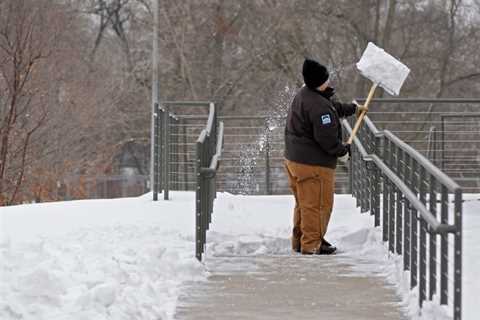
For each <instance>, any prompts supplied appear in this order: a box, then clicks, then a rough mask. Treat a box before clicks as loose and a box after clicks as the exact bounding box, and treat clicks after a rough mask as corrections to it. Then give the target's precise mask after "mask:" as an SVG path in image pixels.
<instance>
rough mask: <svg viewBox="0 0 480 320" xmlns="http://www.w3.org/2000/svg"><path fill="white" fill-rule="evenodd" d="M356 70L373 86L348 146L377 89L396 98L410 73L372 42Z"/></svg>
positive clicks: (405, 67) (404, 66)
mask: <svg viewBox="0 0 480 320" xmlns="http://www.w3.org/2000/svg"><path fill="white" fill-rule="evenodd" d="M357 69H358V70H359V71H360V73H361V74H362V75H363V76H364V77H366V78H368V79H370V80H371V81H372V82H373V84H372V87H371V88H370V92H369V93H368V96H367V100H366V101H365V104H364V105H363V106H364V107H365V110H364V111H362V113H360V116H359V117H358V119H357V122H356V123H355V126H354V127H353V130H352V135H351V136H350V138H349V139H348V142H347V143H348V144H351V143H352V141H353V138H355V136H356V135H357V131H358V129H360V125H361V124H362V121H363V118H364V117H365V115H366V113H367V112H368V106H369V105H370V102H371V100H372V98H373V95H374V94H375V90H376V89H377V87H378V86H380V87H382V88H383V89H384V90H385V91H387V92H388V93H390V94H391V95H396V96H398V95H399V93H400V88H401V87H402V85H403V82H404V81H405V79H406V78H407V76H408V74H409V73H410V69H408V67H407V66H406V65H404V64H403V63H401V62H400V61H398V60H397V59H395V58H394V57H392V56H391V55H389V54H388V53H387V52H385V51H384V50H383V49H382V48H379V47H377V46H376V45H375V44H373V43H372V42H369V43H368V45H367V49H365V51H364V52H363V54H362V57H361V58H360V61H359V62H358V63H357Z"/></svg>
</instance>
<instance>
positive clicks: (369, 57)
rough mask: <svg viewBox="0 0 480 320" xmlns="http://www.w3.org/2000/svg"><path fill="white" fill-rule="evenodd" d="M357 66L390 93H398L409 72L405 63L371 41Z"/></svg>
mask: <svg viewBox="0 0 480 320" xmlns="http://www.w3.org/2000/svg"><path fill="white" fill-rule="evenodd" d="M357 68H358V70H359V71H360V72H361V73H362V74H363V75H364V76H365V77H367V78H368V79H370V80H371V81H372V82H373V83H377V84H378V85H379V86H380V87H382V88H383V89H385V90H386V91H387V92H388V93H390V94H391V95H399V93H400V89H401V88H402V85H403V82H404V81H405V79H406V78H407V76H408V74H409V73H410V69H409V68H408V67H407V66H406V65H404V64H403V63H401V62H400V61H398V60H397V59H395V58H394V57H393V56H391V55H390V54H388V53H387V52H385V50H383V49H382V48H379V47H377V46H376V45H375V44H373V43H372V42H369V43H368V45H367V49H365V51H364V52H363V55H362V57H361V58H360V61H359V62H358V63H357Z"/></svg>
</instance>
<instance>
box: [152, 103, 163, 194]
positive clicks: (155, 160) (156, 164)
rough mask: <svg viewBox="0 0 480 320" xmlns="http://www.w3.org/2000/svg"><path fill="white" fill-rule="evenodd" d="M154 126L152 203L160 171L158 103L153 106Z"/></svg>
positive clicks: (156, 192)
mask: <svg viewBox="0 0 480 320" xmlns="http://www.w3.org/2000/svg"><path fill="white" fill-rule="evenodd" d="M153 117H154V126H153V130H154V131H153V186H152V187H153V201H158V189H159V188H158V186H159V175H158V171H159V170H162V168H160V163H159V145H158V144H159V134H160V108H159V106H158V103H155V105H154V114H153Z"/></svg>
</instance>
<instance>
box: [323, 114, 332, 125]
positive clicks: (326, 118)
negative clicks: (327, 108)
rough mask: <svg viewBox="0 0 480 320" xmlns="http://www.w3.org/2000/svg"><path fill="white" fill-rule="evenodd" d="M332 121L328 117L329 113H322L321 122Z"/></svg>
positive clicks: (328, 122)
mask: <svg viewBox="0 0 480 320" xmlns="http://www.w3.org/2000/svg"><path fill="white" fill-rule="evenodd" d="M330 123H332V119H331V118H330V115H329V114H324V115H322V124H330Z"/></svg>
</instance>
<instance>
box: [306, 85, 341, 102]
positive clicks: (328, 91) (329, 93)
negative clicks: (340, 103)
mask: <svg viewBox="0 0 480 320" xmlns="http://www.w3.org/2000/svg"><path fill="white" fill-rule="evenodd" d="M309 89H310V90H312V91H313V92H315V93H318V94H319V95H321V96H322V97H324V98H325V99H327V100H330V98H331V97H333V96H334V95H335V88H333V87H327V89H325V90H324V91H320V90H317V89H312V88H309Z"/></svg>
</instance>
